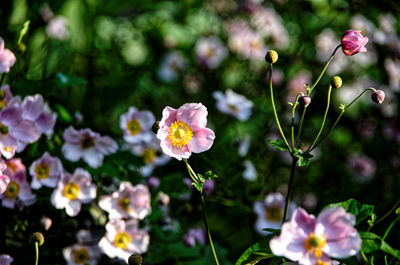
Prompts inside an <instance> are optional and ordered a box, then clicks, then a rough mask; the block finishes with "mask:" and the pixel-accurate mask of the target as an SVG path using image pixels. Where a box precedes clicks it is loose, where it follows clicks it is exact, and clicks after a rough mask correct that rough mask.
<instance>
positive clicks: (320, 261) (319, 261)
mask: <svg viewBox="0 0 400 265" xmlns="http://www.w3.org/2000/svg"><path fill="white" fill-rule="evenodd" d="M317 265H329V263H328V262H323V261H322V260H320V259H319V260H317Z"/></svg>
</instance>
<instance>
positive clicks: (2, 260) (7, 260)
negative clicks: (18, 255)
mask: <svg viewBox="0 0 400 265" xmlns="http://www.w3.org/2000/svg"><path fill="white" fill-rule="evenodd" d="M13 261H14V259H13V258H12V257H11V256H10V255H7V254H1V255H0V265H10V264H11V263H12V262H13Z"/></svg>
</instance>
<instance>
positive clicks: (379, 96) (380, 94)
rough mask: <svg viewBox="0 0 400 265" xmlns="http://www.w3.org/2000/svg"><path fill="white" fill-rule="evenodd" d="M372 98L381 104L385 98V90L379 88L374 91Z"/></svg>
mask: <svg viewBox="0 0 400 265" xmlns="http://www.w3.org/2000/svg"><path fill="white" fill-rule="evenodd" d="M371 99H372V101H373V102H375V103H378V104H381V103H382V102H383V100H384V99H385V92H383V91H382V90H377V91H376V92H374V93H372V95H371Z"/></svg>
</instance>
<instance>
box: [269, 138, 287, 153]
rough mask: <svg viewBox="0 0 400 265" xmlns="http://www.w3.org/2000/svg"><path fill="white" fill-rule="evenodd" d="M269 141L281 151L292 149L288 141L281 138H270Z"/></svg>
mask: <svg viewBox="0 0 400 265" xmlns="http://www.w3.org/2000/svg"><path fill="white" fill-rule="evenodd" d="M269 143H270V144H271V145H272V146H273V147H275V148H278V149H279V150H281V151H290V150H289V148H288V147H287V145H286V143H285V141H284V140H282V139H279V140H269Z"/></svg>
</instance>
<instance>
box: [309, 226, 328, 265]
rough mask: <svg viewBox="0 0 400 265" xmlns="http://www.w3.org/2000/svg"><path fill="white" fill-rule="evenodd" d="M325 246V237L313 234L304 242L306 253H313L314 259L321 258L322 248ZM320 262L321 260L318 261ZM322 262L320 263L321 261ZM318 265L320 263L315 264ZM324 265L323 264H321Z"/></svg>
mask: <svg viewBox="0 0 400 265" xmlns="http://www.w3.org/2000/svg"><path fill="white" fill-rule="evenodd" d="M325 244H326V237H325V236H324V235H321V236H317V235H315V234H314V233H311V234H310V235H309V236H308V238H307V239H306V240H305V241H304V246H305V248H306V250H307V251H308V252H311V253H313V252H314V255H315V257H317V258H320V257H322V248H323V247H324V246H325ZM319 261H321V260H319ZM321 262H322V261H321ZM317 264H320V263H317ZM321 264H324V263H321Z"/></svg>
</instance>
